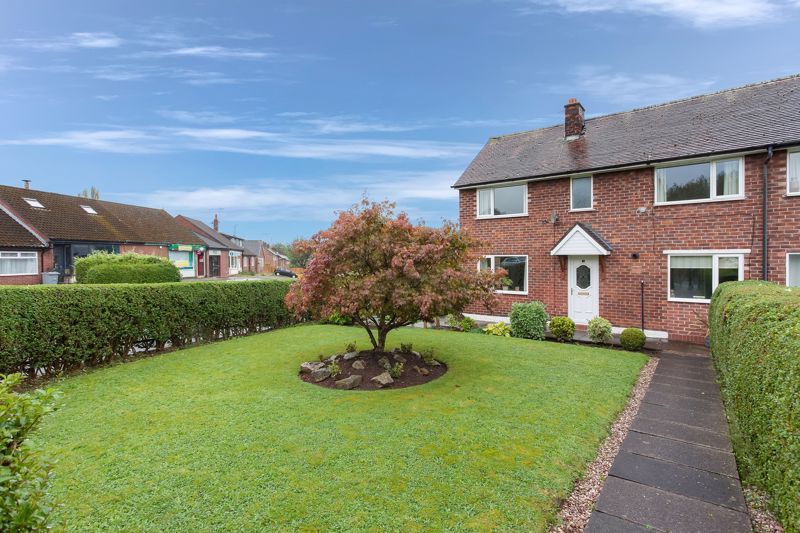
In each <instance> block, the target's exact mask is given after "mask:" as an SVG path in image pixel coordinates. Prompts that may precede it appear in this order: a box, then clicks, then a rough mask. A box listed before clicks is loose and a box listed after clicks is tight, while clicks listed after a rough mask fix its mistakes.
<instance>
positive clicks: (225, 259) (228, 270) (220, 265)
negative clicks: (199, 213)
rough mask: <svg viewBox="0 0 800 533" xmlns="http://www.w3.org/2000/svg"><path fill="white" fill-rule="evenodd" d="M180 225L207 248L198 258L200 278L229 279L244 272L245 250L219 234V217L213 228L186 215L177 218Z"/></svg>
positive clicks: (216, 217) (215, 218)
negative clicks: (243, 255) (243, 257)
mask: <svg viewBox="0 0 800 533" xmlns="http://www.w3.org/2000/svg"><path fill="white" fill-rule="evenodd" d="M175 220H176V221H177V222H178V224H180V225H182V226H183V227H184V228H187V229H188V230H190V231H191V232H192V233H193V234H194V235H195V237H197V238H198V239H200V240H201V241H202V242H203V243H204V244H205V246H206V249H205V250H204V251H203V253H202V254H199V255H198V257H197V265H198V277H210V278H227V277H228V276H235V275H236V274H238V273H239V272H241V271H242V252H243V248H242V247H241V246H239V245H238V244H236V243H235V242H233V241H231V240H230V239H229V238H228V237H226V236H225V235H223V234H222V233H220V232H219V217H218V216H217V215H214V221H213V222H212V223H211V225H212V226H213V227H211V226H208V225H207V224H205V223H203V222H201V221H199V220H197V219H194V218H189V217H187V216H184V215H178V216H176V217H175Z"/></svg>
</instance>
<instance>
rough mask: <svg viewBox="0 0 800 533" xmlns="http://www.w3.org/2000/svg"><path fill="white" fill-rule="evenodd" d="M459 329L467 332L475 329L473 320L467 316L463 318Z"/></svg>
mask: <svg viewBox="0 0 800 533" xmlns="http://www.w3.org/2000/svg"><path fill="white" fill-rule="evenodd" d="M459 327H460V328H461V331H469V330H471V329H473V328H474V327H475V320H473V319H471V318H470V317H468V316H465V317H464V318H462V319H461V322H460V323H459Z"/></svg>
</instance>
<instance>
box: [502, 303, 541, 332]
mask: <svg viewBox="0 0 800 533" xmlns="http://www.w3.org/2000/svg"><path fill="white" fill-rule="evenodd" d="M508 318H509V320H510V321H511V336H513V337H521V338H523V339H537V340H540V341H541V340H544V332H545V328H546V327H547V318H548V317H547V311H546V310H545V307H544V304H543V303H542V302H539V301H534V302H530V303H515V304H512V305H511V313H509V315H508Z"/></svg>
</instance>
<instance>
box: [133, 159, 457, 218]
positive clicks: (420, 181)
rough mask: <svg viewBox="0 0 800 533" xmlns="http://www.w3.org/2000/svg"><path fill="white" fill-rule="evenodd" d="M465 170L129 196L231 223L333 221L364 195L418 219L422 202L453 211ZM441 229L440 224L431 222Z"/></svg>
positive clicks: (267, 181)
mask: <svg viewBox="0 0 800 533" xmlns="http://www.w3.org/2000/svg"><path fill="white" fill-rule="evenodd" d="M460 172H461V170H459V169H446V170H431V171H418V172H400V171H391V172H389V171H384V172H376V173H372V174H363V175H330V176H322V177H316V178H307V179H302V178H288V179H286V178H277V177H276V178H270V179H264V180H259V181H257V182H255V183H248V184H234V185H226V186H223V187H198V188H194V189H162V190H156V191H153V192H151V193H145V194H128V195H124V196H125V197H126V198H127V199H129V200H132V201H135V202H136V203H141V204H143V205H148V206H152V207H166V208H168V209H169V210H170V212H173V213H182V214H187V215H189V216H191V215H196V216H200V217H203V216H205V215H206V214H207V213H209V212H210V211H216V210H226V216H225V219H226V222H230V221H231V220H238V221H243V220H251V221H269V220H286V221H292V220H295V221H296V220H298V219H302V220H313V221H330V220H332V219H333V218H334V217H335V213H336V212H337V211H340V210H342V209H347V208H348V207H350V206H351V205H353V204H355V203H357V202H358V201H359V200H360V199H361V196H362V194H366V195H367V196H368V197H369V198H371V199H373V200H384V199H387V200H391V201H394V202H397V204H398V208H399V209H405V210H407V211H408V212H409V215H411V216H412V217H413V218H417V217H420V216H421V215H423V214H424V212H422V211H420V210H419V208H418V207H415V206H418V205H419V202H420V201H423V202H434V203H436V202H438V203H440V204H446V205H447V206H450V205H452V204H453V202H454V201H455V199H457V197H458V194H457V192H455V191H454V190H453V189H452V188H451V187H450V186H451V185H452V184H453V183H454V182H455V181H456V179H457V178H458V176H459V174H460ZM429 222H432V223H435V222H438V221H437V220H429Z"/></svg>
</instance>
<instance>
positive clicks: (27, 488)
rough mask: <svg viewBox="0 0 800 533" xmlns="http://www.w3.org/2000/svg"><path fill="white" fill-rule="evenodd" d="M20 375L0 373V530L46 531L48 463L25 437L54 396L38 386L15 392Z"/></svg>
mask: <svg viewBox="0 0 800 533" xmlns="http://www.w3.org/2000/svg"><path fill="white" fill-rule="evenodd" d="M21 379H22V375H21V374H11V375H8V376H0V454H2V457H0V461H2V468H1V469H0V472H1V474H0V531H19V532H22V531H47V530H48V529H49V528H50V527H51V526H52V525H53V524H52V522H51V510H52V504H51V503H50V499H49V497H48V495H47V491H48V487H49V485H50V475H51V470H50V465H49V464H48V462H47V461H46V460H45V459H43V458H42V457H40V456H39V453H38V452H37V450H36V449H35V448H34V447H32V446H31V445H30V443H29V442H26V439H27V437H28V435H29V434H30V433H31V432H32V431H33V430H34V429H36V427H37V426H38V425H39V422H40V421H41V420H42V417H44V416H45V415H46V414H48V413H49V412H51V411H53V409H54V408H55V407H54V406H55V400H56V396H55V393H53V392H52V391H50V390H41V389H37V390H34V391H32V392H28V393H22V394H20V393H16V392H14V391H13V389H14V387H15V386H16V385H18V384H19V383H20V381H21Z"/></svg>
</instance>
